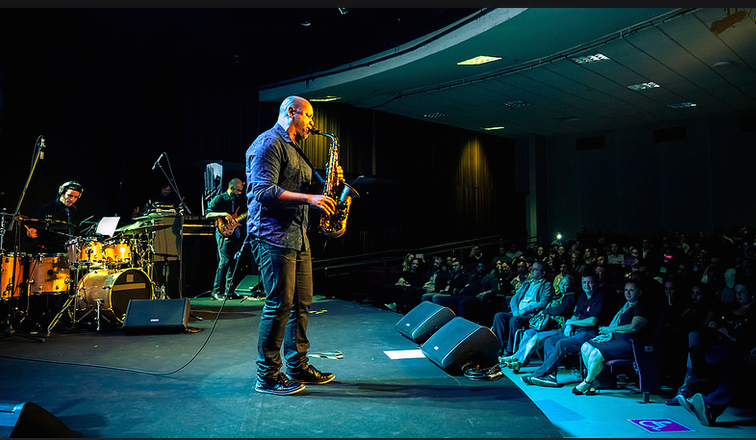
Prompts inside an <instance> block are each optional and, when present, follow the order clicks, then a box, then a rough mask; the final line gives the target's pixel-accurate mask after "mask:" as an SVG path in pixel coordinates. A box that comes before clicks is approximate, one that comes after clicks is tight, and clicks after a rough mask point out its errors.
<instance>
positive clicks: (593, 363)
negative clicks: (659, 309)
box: [572, 281, 654, 395]
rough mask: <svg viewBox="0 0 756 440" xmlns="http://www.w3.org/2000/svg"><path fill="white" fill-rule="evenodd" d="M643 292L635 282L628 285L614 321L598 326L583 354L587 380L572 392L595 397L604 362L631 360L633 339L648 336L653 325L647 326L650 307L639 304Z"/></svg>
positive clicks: (583, 346) (650, 318) (581, 351)
mask: <svg viewBox="0 0 756 440" xmlns="http://www.w3.org/2000/svg"><path fill="white" fill-rule="evenodd" d="M642 293H643V291H642V290H641V287H640V285H639V284H638V283H637V282H635V281H628V282H627V283H626V284H625V299H626V302H625V304H624V305H623V306H622V308H620V310H619V311H618V312H617V314H616V315H614V318H613V319H612V322H611V323H609V325H608V326H606V327H599V333H598V335H596V336H594V337H593V338H591V339H590V340H588V341H586V342H585V343H583V345H582V346H581V347H580V355H581V357H582V359H583V364H584V365H585V368H586V374H585V379H584V380H583V381H582V382H580V383H579V384H578V385H577V386H576V387H575V388H573V390H572V392H573V393H574V394H585V395H591V394H595V393H596V390H597V389H598V388H599V387H600V383H599V382H598V381H597V380H596V379H597V378H598V375H599V373H601V371H602V370H603V369H604V362H605V361H608V360H611V359H632V358H633V347H632V344H631V342H630V339H631V338H634V337H639V336H647V335H649V329H651V328H652V326H650V325H647V324H648V323H649V321H650V320H652V316H653V314H654V312H653V310H652V309H651V307H648V306H647V305H646V304H644V303H643V302H641V301H640V299H641V295H642Z"/></svg>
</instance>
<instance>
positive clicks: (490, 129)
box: [482, 125, 504, 131]
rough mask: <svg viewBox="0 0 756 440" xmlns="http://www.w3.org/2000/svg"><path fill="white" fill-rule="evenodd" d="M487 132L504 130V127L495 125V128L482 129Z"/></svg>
mask: <svg viewBox="0 0 756 440" xmlns="http://www.w3.org/2000/svg"><path fill="white" fill-rule="evenodd" d="M482 128H483V130H485V131H493V130H504V126H503V125H495V126H493V127H482Z"/></svg>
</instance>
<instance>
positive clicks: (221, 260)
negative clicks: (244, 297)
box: [213, 231, 243, 295]
mask: <svg viewBox="0 0 756 440" xmlns="http://www.w3.org/2000/svg"><path fill="white" fill-rule="evenodd" d="M242 243H243V241H242V240H241V239H238V238H229V239H227V238H225V237H223V236H222V235H221V234H220V233H219V232H218V231H215V244H216V245H217V248H218V268H217V269H216V270H215V281H214V282H213V295H224V294H225V295H230V294H232V293H233V292H232V291H231V287H233V283H234V271H233V268H234V262H235V261H234V255H236V253H237V252H238V251H239V249H241V245H242Z"/></svg>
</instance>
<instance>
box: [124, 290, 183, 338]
mask: <svg viewBox="0 0 756 440" xmlns="http://www.w3.org/2000/svg"><path fill="white" fill-rule="evenodd" d="M190 309H191V304H190V303H189V299H187V298H183V299H159V300H150V299H132V300H131V301H129V306H128V308H127V309H126V317H125V318H124V320H123V327H122V328H121V330H123V332H124V333H127V334H145V333H180V332H183V331H185V330H186V323H187V322H188V321H189V311H190Z"/></svg>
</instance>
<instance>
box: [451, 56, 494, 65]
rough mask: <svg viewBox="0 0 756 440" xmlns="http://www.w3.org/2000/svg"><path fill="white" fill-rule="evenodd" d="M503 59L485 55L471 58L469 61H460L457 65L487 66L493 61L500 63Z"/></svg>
mask: <svg viewBox="0 0 756 440" xmlns="http://www.w3.org/2000/svg"><path fill="white" fill-rule="evenodd" d="M500 59H501V57H489V56H485V55H479V56H477V57H475V58H470V59H469V60H465V61H460V62H458V63H457V65H458V66H478V65H480V64H486V63H490V62H493V61H499V60H500Z"/></svg>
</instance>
